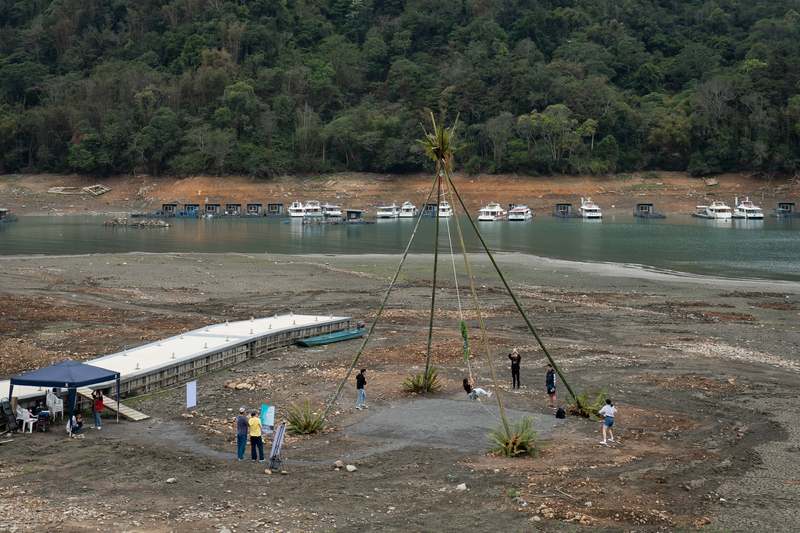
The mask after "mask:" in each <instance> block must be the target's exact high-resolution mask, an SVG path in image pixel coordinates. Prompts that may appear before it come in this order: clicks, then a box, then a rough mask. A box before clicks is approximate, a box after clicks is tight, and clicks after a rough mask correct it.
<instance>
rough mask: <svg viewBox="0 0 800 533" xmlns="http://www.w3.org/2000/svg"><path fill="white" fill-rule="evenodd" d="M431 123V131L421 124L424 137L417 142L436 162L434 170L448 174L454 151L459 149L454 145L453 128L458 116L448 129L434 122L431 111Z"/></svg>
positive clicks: (451, 167)
mask: <svg viewBox="0 0 800 533" xmlns="http://www.w3.org/2000/svg"><path fill="white" fill-rule="evenodd" d="M431 124H432V125H433V131H431V132H428V131H427V130H426V129H425V126H422V132H423V133H424V134H425V138H424V139H422V140H420V141H419V143H420V144H421V145H422V147H423V149H424V150H425V155H426V156H427V157H428V158H429V159H430V160H431V161H433V162H435V163H436V172H437V173H439V174H440V175H441V174H444V175H445V176H449V175H450V172H452V170H453V158H454V156H455V153H456V152H457V151H458V150H460V147H456V136H455V130H456V126H457V125H458V118H456V121H455V123H454V124H453V127H452V128H450V129H447V128H445V127H444V126H439V125H437V124H436V119H435V118H434V117H433V113H431Z"/></svg>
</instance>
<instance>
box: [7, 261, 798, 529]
mask: <svg viewBox="0 0 800 533" xmlns="http://www.w3.org/2000/svg"><path fill="white" fill-rule="evenodd" d="M497 260H498V263H499V264H500V265H501V267H502V269H503V272H504V274H505V275H506V277H507V279H509V280H510V283H511V285H512V287H513V289H514V291H515V294H516V295H517V296H518V297H519V299H520V301H521V302H522V306H523V308H524V309H525V311H526V313H527V314H528V316H529V317H530V318H531V320H532V321H533V323H534V325H535V326H536V328H537V331H538V332H539V333H540V334H541V335H542V337H543V339H544V341H545V343H546V345H547V347H548V349H549V350H550V352H551V353H552V354H553V356H554V357H555V358H556V360H557V361H558V362H559V364H560V367H561V369H562V371H563V372H564V373H565V375H566V376H567V377H568V379H569V380H570V383H572V385H573V386H574V387H575V389H576V391H577V392H581V391H583V390H584V389H587V390H590V391H591V390H599V389H601V388H603V387H604V386H606V385H608V387H609V389H607V390H608V393H609V395H611V397H612V398H613V400H614V402H615V404H616V405H617V406H618V407H619V409H620V414H619V420H618V423H617V424H616V425H615V435H617V436H618V439H617V440H618V442H617V443H616V444H615V445H614V446H613V447H601V446H599V445H598V444H597V442H598V440H599V432H600V425H599V423H598V422H594V421H588V420H585V419H580V418H576V417H568V418H567V420H566V421H564V422H562V423H558V424H556V423H555V420H554V418H553V417H552V412H551V411H550V410H549V409H547V407H546V406H547V403H548V402H547V397H546V395H545V393H544V392H543V390H542V388H541V386H542V385H543V383H542V382H543V366H544V362H545V359H544V357H543V355H542V353H541V350H540V348H539V347H538V346H537V343H536V342H535V340H534V339H533V338H532V336H531V334H530V332H529V331H528V329H527V326H526V324H525V322H524V321H523V320H522V319H521V318H520V317H519V314H518V312H517V311H516V309H515V307H514V305H513V303H512V302H510V301H509V298H508V297H507V295H504V294H503V291H502V285H501V283H500V281H499V279H498V277H497V275H496V274H495V273H494V272H493V271H492V269H491V264H490V263H489V262H488V261H487V260H486V259H484V258H480V257H477V256H475V257H472V258H471V264H472V267H473V273H474V274H475V277H476V286H477V288H478V291H479V299H480V301H481V312H482V314H483V315H484V318H485V321H486V324H487V329H488V334H489V344H490V347H491V350H492V352H493V354H494V355H495V367H496V369H497V372H498V377H499V379H500V380H501V382H500V383H499V393H500V394H501V395H502V397H503V401H504V405H505V408H506V410H507V414H508V415H509V416H510V417H511V418H512V420H513V419H514V418H516V417H518V416H522V414H523V413H524V414H526V415H534V416H538V417H539V418H540V424H541V427H540V429H541V430H542V435H541V438H542V440H543V441H544V442H545V444H546V446H544V447H543V448H542V450H541V459H529V458H520V459H516V460H507V459H501V458H497V457H493V456H491V455H487V454H485V453H484V451H483V449H482V443H485V442H487V441H485V440H483V441H481V437H480V436H481V435H482V434H484V433H485V431H486V428H487V427H494V426H496V425H497V420H496V419H495V418H494V417H493V416H491V415H490V414H489V412H487V410H485V409H483V408H481V407H480V406H478V405H472V404H470V403H469V402H468V400H467V399H466V395H465V394H464V393H463V390H461V389H460V381H461V378H462V377H463V376H464V375H465V372H466V370H465V368H464V366H463V365H462V364H461V362H460V340H461V339H460V334H459V332H458V317H459V315H458V305H457V304H458V302H457V298H456V294H455V290H454V287H453V284H452V282H449V283H448V282H447V281H445V282H444V283H443V284H442V285H441V287H442V288H441V290H440V291H438V292H437V298H436V310H437V313H436V320H435V323H434V350H433V352H434V353H433V360H434V364H436V365H437V366H438V368H439V372H440V377H441V379H442V382H443V390H442V392H441V393H437V395H436V396H434V398H433V399H428V398H422V399H421V398H420V397H418V396H410V395H408V394H407V393H404V392H403V391H402V389H401V387H400V386H399V384H400V383H401V382H402V380H403V378H404V377H405V376H407V375H408V373H409V372H413V371H415V370H414V369H415V368H416V369H419V368H420V365H421V364H424V362H423V361H424V350H425V345H426V340H427V331H428V313H429V309H430V292H431V291H430V283H429V281H428V280H429V279H430V267H431V265H430V257H428V256H422V255H414V256H410V257H409V259H408V261H407V263H406V265H405V266H404V268H403V270H402V272H401V275H400V278H399V279H400V281H399V283H398V284H397V286H396V288H395V290H394V292H393V294H392V295H391V297H390V298H389V300H388V302H387V306H386V309H385V311H384V313H383V315H382V319H381V320H380V321H379V322H378V327H377V328H376V331H375V334H374V335H373V338H372V339H371V340H370V343H369V344H368V346H367V349H366V350H365V352H364V355H363V356H362V359H361V362H360V364H359V366H361V364H363V366H364V367H367V368H368V369H369V372H368V376H369V378H368V393H367V394H368V399H369V405H370V409H369V410H367V411H354V410H353V409H352V406H353V404H354V402H355V391H354V387H353V386H352V385H351V384H348V386H346V387H345V389H344V393H343V395H342V396H341V397H340V399H339V401H338V403H337V404H336V406H335V411H333V412H332V413H333V414H332V416H331V418H330V428H329V431H328V432H326V433H324V434H322V435H318V436H314V437H311V438H306V437H290V438H289V439H288V440H287V443H286V446H285V454H286V457H285V458H286V459H287V460H288V461H287V470H288V472H289V473H288V475H286V476H281V475H271V476H268V475H265V474H264V473H263V468H253V465H251V464H250V462H249V461H245V462H243V463H239V462H237V461H235V460H234V459H233V445H232V443H231V427H232V426H231V420H232V410H233V409H235V408H236V407H238V406H239V405H247V406H252V405H259V404H261V403H270V404H272V405H278V406H283V408H285V407H288V406H289V405H290V404H291V403H292V402H301V401H302V400H303V399H305V398H308V399H309V400H310V401H311V402H312V404H313V405H314V408H318V407H320V406H322V405H324V402H325V401H326V400H327V399H329V398H330V397H331V394H332V392H333V390H334V389H335V388H336V387H337V386H338V384H339V381H340V379H341V377H342V376H343V375H344V371H345V369H346V367H347V366H348V365H349V363H350V361H352V358H353V355H354V353H355V351H356V350H357V348H358V343H357V342H356V343H354V342H349V343H341V344H337V345H331V346H328V347H326V348H324V349H312V350H300V349H297V348H288V349H286V350H282V351H280V352H276V353H275V354H274V355H273V356H271V357H267V358H264V359H263V360H255V361H248V362H246V363H243V364H241V365H238V366H237V367H234V368H231V369H227V370H224V371H221V372H217V373H215V374H212V375H209V376H206V377H202V378H201V379H200V387H199V391H198V400H199V401H200V403H199V406H198V408H197V409H196V410H195V411H194V413H193V414H192V415H191V417H184V416H181V415H182V414H185V409H184V408H183V405H182V402H183V396H182V393H181V390H180V389H176V390H172V391H164V392H163V393H160V394H155V395H151V396H147V397H142V398H137V399H132V400H131V405H132V406H133V407H135V408H137V409H139V410H141V411H142V412H145V413H148V414H150V415H151V417H152V418H151V419H150V420H149V421H147V422H145V423H143V424H141V423H140V424H133V423H127V422H123V423H122V424H120V425H119V426H117V425H116V424H104V426H103V431H97V432H95V431H89V432H87V434H86V436H85V438H84V439H82V440H73V441H68V440H65V439H64V438H63V437H61V435H56V434H55V433H48V434H44V435H41V434H39V435H33V436H31V435H18V436H15V437H14V438H13V439H12V440H13V442H11V443H8V444H3V445H2V448H0V450H1V451H2V455H0V494H1V495H2V496H3V498H4V503H3V504H2V505H3V506H7V507H2V509H5V511H6V516H7V517H9V518H3V519H0V532H2V531H23V530H31V531H55V530H58V531H74V532H78V531H81V532H83V531H89V530H90V529H91V530H93V531H94V530H96V529H98V528H99V529H112V530H121V531H164V532H167V531H175V532H181V533H183V532H189V531H221V530H222V529H223V528H227V529H229V530H230V531H333V530H337V531H363V530H367V529H381V530H384V531H401V530H402V531H408V530H412V531H417V530H426V529H427V530H435V531H461V530H463V529H464V528H467V527H469V528H478V529H489V528H491V529H495V530H496V529H497V527H498V526H497V525H498V524H503V525H504V529H503V530H504V531H548V532H557V531H577V530H581V531H598V532H599V531H604V532H610V531H621V532H622V531H625V532H627V531H664V530H668V531H685V530H690V529H695V528H706V530H707V531H720V532H721V531H748V532H749V531H752V530H753V529H754V528H758V531H800V527H798V526H796V524H798V523H800V472H799V471H798V469H800V467H798V465H800V461H797V453H798V447H797V442H798V434H797V433H798V430H797V429H796V427H795V426H796V424H795V422H794V418H795V414H796V413H797V408H798V405H797V404H798V400H797V394H796V390H797V386H798V384H800V383H799V382H798V381H799V380H798V364H800V361H799V360H798V357H799V355H798V352H799V350H798V346H800V326H798V312H800V284H796V283H781V282H758V281H733V280H726V279H715V278H700V277H695V276H675V275H670V274H665V273H659V272H652V271H647V270H642V269H637V268H628V267H621V266H615V265H598V264H589V263H584V264H576V263H565V262H560V261H553V260H547V259H540V258H535V257H529V256H524V255H519V254H499V255H498V257H497ZM397 262H398V258H397V257H394V256H340V257H332V256H331V257H329V256H316V257H314V256H302V257H299V256H298V257H291V256H276V255H268V254H267V255H258V256H249V255H214V254H172V255H160V254H159V255H148V254H125V255H95V256H76V257H35V258H8V257H5V258H0V298H6V299H8V300H7V301H6V304H5V308H4V309H3V310H2V313H3V315H2V316H3V320H2V325H3V329H2V331H0V333H2V334H3V343H2V347H1V348H0V357H11V356H9V355H8V354H12V353H13V358H14V360H19V361H23V363H21V364H22V365H23V367H20V368H21V369H22V370H25V369H26V368H24V364H25V363H24V361H27V359H26V354H28V353H34V351H35V353H36V354H37V357H38V355H41V356H43V357H44V356H48V355H49V356H52V357H61V358H65V357H69V356H73V355H75V354H82V355H81V357H85V358H87V359H90V358H91V356H92V355H91V354H92V353H96V354H98V355H101V354H103V353H108V352H111V351H115V350H117V349H119V348H121V347H130V346H135V345H137V344H141V343H143V342H148V341H150V340H153V338H159V337H162V336H166V335H168V334H173V333H175V332H177V331H181V330H184V329H186V328H189V327H198V326H200V325H202V324H203V323H207V322H216V321H223V320H225V319H229V318H232V319H237V318H246V317H248V316H251V315H256V316H263V315H271V314H273V313H285V312H289V311H294V312H297V313H304V312H315V313H320V314H324V313H328V312H335V313H340V314H347V315H352V316H355V317H358V318H362V319H366V320H368V321H369V320H371V319H372V318H373V317H374V315H375V312H376V311H377V309H378V307H379V305H380V303H381V301H382V299H383V296H384V294H385V291H386V288H387V287H388V282H389V279H390V278H391V276H392V275H393V274H394V272H395V270H396V268H397ZM461 298H462V302H463V300H464V294H463V288H462V296H461ZM32 304H37V305H32ZM89 311H92V312H89ZM98 311H103V312H102V313H99V312H98ZM103 315H105V316H103ZM473 315H474V313H473ZM473 315H469V316H468V322H469V327H470V333H471V337H470V342H471V346H472V347H473V350H474V351H473V353H474V354H476V357H475V360H474V362H473V364H472V371H473V373H474V375H475V378H476V383H478V385H479V386H481V387H483V388H490V387H493V382H492V380H491V373H490V371H489V367H488V364H487V363H486V361H485V357H484V356H482V355H481V354H480V352H481V348H480V346H481V342H480V339H479V338H477V337H475V338H474V339H473V336H475V335H477V326H476V325H475V319H474V316H473ZM18 346H21V347H28V348H30V350H29V351H28V352H26V351H24V350H21V349H18V348H17V347H18ZM515 346H516V347H519V348H520V351H521V353H522V354H523V362H522V383H523V385H524V386H523V389H522V391H520V392H519V393H512V392H511V391H509V390H508V387H509V383H508V382H507V380H508V378H509V376H508V373H509V370H508V364H507V361H505V357H506V355H505V354H506V353H508V351H510V349H511V348H512V347H515ZM12 348H13V350H12ZM86 354H89V355H86ZM6 360H9V359H4V360H3V361H6ZM36 361H40V359H36ZM28 364H29V365H31V364H34V363H28ZM4 365H5V363H4ZM4 367H5V366H4ZM27 369H30V368H27ZM5 377H8V376H7V375H6V376H5ZM231 380H248V382H253V383H265V385H263V386H262V385H259V386H257V387H256V388H255V390H233V389H230V388H228V387H226V384H228V383H229V382H231ZM352 380H353V378H352V376H351V379H350V381H352ZM565 394H566V393H565V391H563V389H562V391H561V392H560V393H559V400H560V401H561V400H563V397H564V395H565ZM495 400H496V397H495V396H493V397H492V399H491V400H489V402H487V407H488V409H489V410H490V411H491V412H492V413H493V414H494V415H495V416H496V404H495V403H494V401H495ZM417 409H419V410H418V411H417ZM545 430H546V431H545ZM267 446H268V445H267ZM337 459H342V460H346V461H352V462H353V464H354V465H355V466H357V468H358V469H357V471H356V472H353V473H352V474H350V473H345V472H337V471H334V470H333V469H332V466H331V464H332V462H333V461H335V460H337ZM169 477H175V478H176V479H177V480H178V483H177V484H175V485H171V484H166V483H165V480H166V479H167V478H169ZM461 483H465V484H466V486H467V490H465V491H459V490H458V489H457V486H458V485H459V484H461ZM99 494H102V497H98V495H99ZM513 495H516V496H517V497H518V498H522V500H514V499H513V497H512V496H513ZM523 502H524V503H525V504H526V505H523ZM587 502H592V505H591V506H588V505H586V504H587ZM22 507H25V508H26V509H28V510H29V511H30V512H29V514H28V516H27V517H26V519H25V520H21V519H19V518H17V517H16V515H15V513H14V512H12V510H13V509H18V508H22ZM579 524H587V525H585V526H580V525H579Z"/></svg>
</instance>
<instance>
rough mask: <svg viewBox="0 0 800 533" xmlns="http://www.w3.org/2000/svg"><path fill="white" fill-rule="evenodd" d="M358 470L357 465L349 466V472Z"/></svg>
mask: <svg viewBox="0 0 800 533" xmlns="http://www.w3.org/2000/svg"><path fill="white" fill-rule="evenodd" d="M356 470H358V469H357V468H356V467H355V465H347V471H348V472H355V471H356Z"/></svg>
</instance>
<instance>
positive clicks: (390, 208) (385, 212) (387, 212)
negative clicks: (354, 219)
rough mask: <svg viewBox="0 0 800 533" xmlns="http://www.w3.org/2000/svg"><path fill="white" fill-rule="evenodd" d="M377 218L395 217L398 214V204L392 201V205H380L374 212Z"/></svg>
mask: <svg viewBox="0 0 800 533" xmlns="http://www.w3.org/2000/svg"><path fill="white" fill-rule="evenodd" d="M375 216H376V217H377V218H397V217H399V216H400V206H399V205H397V204H395V203H394V202H392V205H382V206H380V207H379V208H378V212H377V213H376V214H375Z"/></svg>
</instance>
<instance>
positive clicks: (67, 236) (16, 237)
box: [0, 214, 800, 281]
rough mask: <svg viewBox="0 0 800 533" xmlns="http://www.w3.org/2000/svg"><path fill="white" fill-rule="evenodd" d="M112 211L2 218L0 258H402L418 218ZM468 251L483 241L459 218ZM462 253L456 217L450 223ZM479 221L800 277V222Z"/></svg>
mask: <svg viewBox="0 0 800 533" xmlns="http://www.w3.org/2000/svg"><path fill="white" fill-rule="evenodd" d="M109 218H111V216H109V215H100V216H87V215H85V216H81V215H76V216H62V217H39V216H32V217H23V218H21V219H20V221H19V222H13V223H8V224H0V255H38V254H42V255H67V254H95V253H125V252H157V253H162V252H201V253H223V252H240V253H275V254H372V253H380V254H400V253H402V252H403V250H405V247H406V245H407V244H408V240H409V239H410V237H411V233H412V231H413V229H414V224H415V222H416V221H415V220H408V219H404V220H398V219H395V220H379V221H378V223H377V224H368V225H342V226H308V225H306V226H304V225H303V224H302V222H301V220H299V219H285V218H283V219H281V218H228V219H211V220H198V219H170V220H169V223H170V224H172V227H171V228H165V229H160V228H158V229H157V228H153V229H126V228H112V227H105V226H103V222H104V221H105V220H106V219H109ZM459 221H460V223H461V227H462V231H463V233H464V235H465V241H466V244H467V247H468V250H469V251H470V252H479V251H481V250H482V248H480V242H479V241H478V240H477V238H476V237H475V234H474V231H473V230H472V227H471V225H470V224H469V221H468V220H467V218H466V217H463V216H462V217H459ZM435 224H436V222H435V220H433V219H424V220H423V221H422V225H421V227H420V231H419V232H418V233H417V237H416V239H415V241H414V245H413V246H412V248H411V252H412V253H432V252H433V241H434V232H435ZM447 227H448V223H447V222H445V221H441V222H440V250H439V252H440V253H442V254H449V250H450V245H449V244H448V235H447ZM449 227H450V232H451V235H452V242H453V247H454V250H455V251H456V252H457V253H459V251H458V237H457V235H456V233H455V221H454V220H453V219H451V220H450V222H449ZM478 227H479V229H480V231H481V233H482V234H483V236H484V239H485V240H486V242H487V244H488V246H489V248H490V249H491V250H492V251H503V252H521V253H526V254H533V255H537V256H542V257H550V258H554V259H563V260H568V261H583V262H604V263H624V264H635V265H642V266H644V267H646V268H652V269H656V270H665V271H675V272H683V273H691V274H702V275H714V276H722V277H730V278H741V279H773V280H790V281H800V231H798V230H800V219H774V218H766V219H764V220H763V221H753V220H733V221H727V222H723V221H717V220H708V219H699V218H693V217H691V216H688V215H673V216H670V217H669V218H667V219H654V220H646V219H638V218H634V217H633V216H632V215H630V214H616V215H612V214H607V215H606V217H605V218H604V219H603V220H602V221H588V220H582V219H555V218H552V217H549V216H541V217H536V218H534V219H533V220H531V221H529V222H489V223H486V222H484V223H479V224H478Z"/></svg>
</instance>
